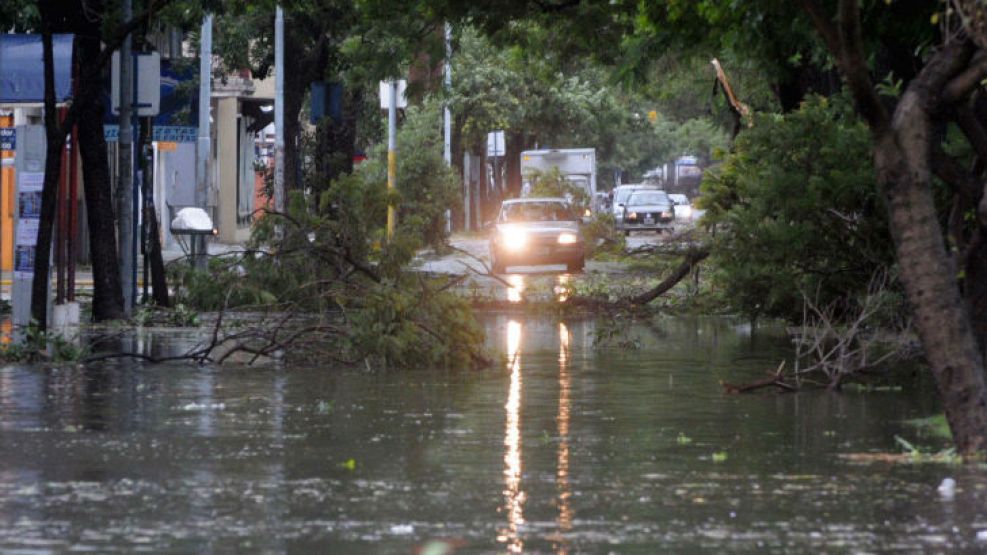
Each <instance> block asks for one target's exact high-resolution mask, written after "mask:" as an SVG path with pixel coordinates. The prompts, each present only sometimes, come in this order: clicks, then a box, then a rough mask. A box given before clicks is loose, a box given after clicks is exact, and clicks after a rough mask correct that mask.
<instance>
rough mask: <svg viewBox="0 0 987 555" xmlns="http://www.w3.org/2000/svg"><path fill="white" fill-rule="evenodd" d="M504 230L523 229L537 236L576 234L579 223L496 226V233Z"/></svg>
mask: <svg viewBox="0 0 987 555" xmlns="http://www.w3.org/2000/svg"><path fill="white" fill-rule="evenodd" d="M504 228H514V229H523V230H524V231H526V232H528V233H534V234H538V235H550V234H553V233H561V232H563V231H568V232H571V233H578V232H579V223H578V222H514V223H509V224H497V231H501V230H503V229H504Z"/></svg>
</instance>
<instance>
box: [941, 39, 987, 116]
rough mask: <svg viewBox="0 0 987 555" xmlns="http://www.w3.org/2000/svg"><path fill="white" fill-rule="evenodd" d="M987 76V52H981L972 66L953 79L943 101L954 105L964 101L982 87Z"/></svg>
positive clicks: (944, 93)
mask: <svg viewBox="0 0 987 555" xmlns="http://www.w3.org/2000/svg"><path fill="white" fill-rule="evenodd" d="M985 75H987V52H984V51H983V50H981V51H979V52H978V53H977V55H976V56H974V58H973V60H972V61H971V62H970V65H969V66H968V67H967V68H966V69H965V70H964V71H963V72H962V73H960V74H959V75H957V76H956V77H953V78H952V79H951V80H950V81H949V83H947V84H946V88H945V90H944V91H943V94H942V101H943V102H945V103H947V104H952V103H953V102H957V101H959V100H962V99H963V98H965V97H966V96H967V95H969V94H970V93H971V92H973V90H974V89H976V88H977V87H979V86H980V82H981V81H983V79H984V76H985Z"/></svg>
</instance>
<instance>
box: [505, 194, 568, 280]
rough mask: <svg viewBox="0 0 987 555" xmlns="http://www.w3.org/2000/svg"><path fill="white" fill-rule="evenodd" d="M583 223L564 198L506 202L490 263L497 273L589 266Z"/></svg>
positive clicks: (525, 199)
mask: <svg viewBox="0 0 987 555" xmlns="http://www.w3.org/2000/svg"><path fill="white" fill-rule="evenodd" d="M581 222H582V219H581V218H580V216H579V214H578V213H577V212H576V210H574V209H573V207H572V206H571V205H570V204H569V202H568V201H566V199H564V198H521V199H512V200H505V201H504V202H503V203H502V204H501V207H500V215H499V216H497V221H496V222H495V223H494V224H495V229H494V231H493V235H492V236H491V237H490V260H491V266H492V268H493V271H494V273H497V274H502V273H504V271H505V270H506V269H507V267H508V266H537V265H542V264H565V265H566V268H568V270H569V271H570V272H579V271H582V269H583V267H584V266H585V265H586V254H585V249H584V244H583V235H582V233H581V232H580V230H579V225H580V223H581Z"/></svg>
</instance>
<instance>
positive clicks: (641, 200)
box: [627, 191, 669, 204]
mask: <svg viewBox="0 0 987 555" xmlns="http://www.w3.org/2000/svg"><path fill="white" fill-rule="evenodd" d="M627 204H669V201H668V195H667V194H665V193H663V192H662V191H648V192H646V193H643V192H636V193H634V194H633V195H631V196H630V198H628V199H627Z"/></svg>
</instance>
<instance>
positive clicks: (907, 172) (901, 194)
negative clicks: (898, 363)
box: [874, 56, 987, 454]
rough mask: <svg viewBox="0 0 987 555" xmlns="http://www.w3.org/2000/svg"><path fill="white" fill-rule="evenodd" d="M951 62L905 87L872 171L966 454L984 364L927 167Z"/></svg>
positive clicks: (982, 405) (976, 447)
mask: <svg viewBox="0 0 987 555" xmlns="http://www.w3.org/2000/svg"><path fill="white" fill-rule="evenodd" d="M953 63H955V60H953V59H947V57H942V56H937V57H935V58H933V59H932V60H931V61H930V62H929V64H928V65H927V66H926V67H925V69H923V71H922V74H920V75H919V77H917V78H916V79H914V80H913V81H912V83H911V84H910V85H909V87H908V89H907V90H906V92H905V94H904V95H903V96H902V98H901V100H900V101H899V103H898V107H897V109H896V110H895V114H894V118H893V120H892V125H891V127H890V128H889V129H886V130H885V131H883V132H878V133H875V137H874V165H875V170H876V172H877V181H878V184H879V186H880V187H881V191H882V193H883V194H884V197H885V199H886V201H887V206H888V212H889V225H890V228H891V235H892V238H893V239H894V244H895V251H896V255H897V260H898V264H899V267H900V271H901V280H902V283H903V284H904V286H905V292H906V294H907V296H908V300H909V303H910V304H911V307H912V311H913V313H914V315H915V328H916V330H917V331H918V335H919V338H920V339H921V341H922V346H923V347H924V349H925V355H926V358H927V360H928V362H929V365H930V367H931V370H932V374H933V376H934V377H935V380H936V385H937V387H938V390H939V396H940V398H941V399H942V401H943V407H944V409H945V412H946V419H947V420H948V421H949V426H950V430H952V433H953V440H954V442H955V443H956V447H957V450H958V451H959V452H961V453H965V454H972V453H975V452H978V451H984V450H987V390H985V385H984V365H983V359H982V357H981V355H980V350H979V348H978V344H977V341H976V340H975V338H974V334H973V329H972V326H971V324H970V317H969V313H968V312H967V306H966V305H965V304H964V302H963V298H962V296H961V295H960V290H959V286H958V285H957V280H956V276H957V269H956V266H955V264H954V259H953V257H951V256H950V255H949V254H948V253H947V252H946V247H945V240H944V237H943V234H942V229H941V228H940V226H939V220H938V215H937V214H936V209H935V202H934V201H933V198H932V188H931V173H930V169H929V165H928V163H929V158H930V130H931V120H930V115H929V114H930V107H933V106H934V104H933V95H934V94H937V93H938V91H939V90H941V88H942V85H943V81H945V79H946V78H948V74H949V73H950V72H949V68H948V66H950V65H951V64H953ZM936 64H939V66H937V65H936ZM940 66H941V67H940ZM944 75H945V76H944Z"/></svg>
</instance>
